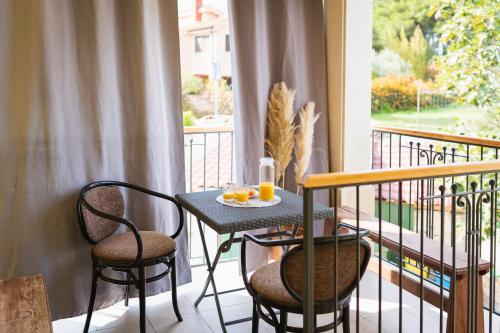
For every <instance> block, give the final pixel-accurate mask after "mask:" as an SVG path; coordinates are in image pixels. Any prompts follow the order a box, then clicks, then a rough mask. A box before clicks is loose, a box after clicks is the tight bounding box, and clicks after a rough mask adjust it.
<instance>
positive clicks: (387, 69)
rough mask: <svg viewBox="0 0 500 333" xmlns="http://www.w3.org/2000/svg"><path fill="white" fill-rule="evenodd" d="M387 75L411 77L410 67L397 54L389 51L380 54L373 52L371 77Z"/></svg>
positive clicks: (385, 50)
mask: <svg viewBox="0 0 500 333" xmlns="http://www.w3.org/2000/svg"><path fill="white" fill-rule="evenodd" d="M388 75H401V76H412V75H413V72H412V70H411V65H410V64H408V63H407V62H406V61H404V60H403V59H402V58H401V57H400V56H399V54H397V53H396V52H394V51H391V50H389V49H383V50H382V51H380V52H378V53H377V52H375V51H373V60H372V77H383V76H388Z"/></svg>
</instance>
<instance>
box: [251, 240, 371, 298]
mask: <svg viewBox="0 0 500 333" xmlns="http://www.w3.org/2000/svg"><path fill="white" fill-rule="evenodd" d="M333 249H334V248H333V243H326V244H316V245H315V248H314V254H315V260H314V263H315V272H314V281H315V282H314V299H315V301H329V300H332V299H333V298H334V296H335V294H334V283H333V282H334V274H333V273H334V267H333V264H334V257H335V252H334V250H333ZM338 249H339V254H338V266H337V267H338V277H339V281H338V286H337V296H338V299H339V300H342V299H343V298H345V297H346V296H348V291H349V287H351V286H353V285H354V284H356V259H355V258H356V243H355V242H351V243H347V242H339V246H338ZM366 255H370V254H369V253H368V252H367V251H366V249H365V248H364V247H362V246H361V247H360V265H361V264H362V263H363V260H364V258H365V256H366ZM281 264H283V265H284V267H283V268H284V274H285V276H286V279H287V281H288V284H289V286H290V287H291V289H292V290H293V291H294V292H295V293H297V294H298V295H299V296H300V297H303V294H304V292H303V288H304V270H303V267H304V252H303V250H302V248H297V249H292V250H291V252H290V253H289V254H288V255H287V257H285V260H284V261H283V262H273V263H271V264H267V265H265V266H262V267H260V268H259V269H258V270H256V271H255V273H254V274H253V275H252V277H251V279H250V283H251V284H252V287H253V288H254V290H255V292H256V293H257V294H258V295H260V296H261V297H263V298H264V299H267V300H269V301H271V302H274V303H277V304H283V305H288V306H302V305H301V304H302V303H300V302H299V301H297V300H296V299H295V298H294V297H293V296H292V295H290V293H289V292H288V291H287V290H286V288H285V286H284V284H283V281H282V279H281V275H280V265H281ZM360 278H361V277H360Z"/></svg>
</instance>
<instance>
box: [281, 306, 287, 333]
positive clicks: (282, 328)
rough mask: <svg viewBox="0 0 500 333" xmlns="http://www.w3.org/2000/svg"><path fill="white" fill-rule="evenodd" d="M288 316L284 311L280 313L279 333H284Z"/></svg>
mask: <svg viewBox="0 0 500 333" xmlns="http://www.w3.org/2000/svg"><path fill="white" fill-rule="evenodd" d="M287 319H288V314H287V313H286V312H285V311H281V312H280V333H286V325H287V321H288V320H287Z"/></svg>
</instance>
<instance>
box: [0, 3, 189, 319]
mask: <svg viewBox="0 0 500 333" xmlns="http://www.w3.org/2000/svg"><path fill="white" fill-rule="evenodd" d="M0 156H1V160H0V253H2V255H1V260H0V278H1V279H5V278H11V277H14V276H22V275H32V274H37V273H41V274H43V275H44V277H45V280H46V282H47V287H48V294H49V295H48V296H49V302H50V305H51V310H52V318H53V319H59V318H64V317H68V316H74V315H78V314H81V313H84V312H86V307H87V304H88V300H89V292H90V282H91V259H90V249H91V247H90V245H89V244H87V243H86V242H85V241H84V240H83V238H82V237H81V235H80V232H79V229H78V225H77V220H76V214H75V203H76V200H77V198H78V193H79V190H80V189H81V188H82V187H83V186H84V185H85V184H87V183H89V182H92V181H96V180H122V181H126V182H131V183H135V184H138V185H141V186H145V187H148V188H151V189H154V190H157V191H160V192H164V193H167V194H175V193H179V192H183V191H184V190H185V184H184V148H183V129H182V113H181V83H180V59H179V34H178V17H177V1H176V0H150V1H139V0H135V1H132V0H130V1H119V0H115V1H98V0H94V1H79V0H72V1H57V0H44V1H16V0H0ZM125 194H126V196H127V204H128V208H129V211H128V212H127V213H128V216H129V217H130V218H131V219H132V220H133V221H134V222H135V223H136V224H137V225H138V227H139V228H140V229H142V230H156V231H161V232H165V233H169V234H171V233H172V232H173V231H174V230H175V229H176V228H177V213H176V210H175V209H174V207H171V205H170V204H168V203H166V202H162V201H160V200H147V199H146V198H144V197H142V196H138V195H135V194H128V193H125ZM177 249H178V250H177V267H178V271H177V274H178V279H177V282H178V283H179V284H183V283H186V282H189V281H190V280H191V271H190V266H189V259H188V247H187V232H186V229H184V231H183V233H182V234H181V236H180V237H179V238H178V239H177ZM150 273H151V274H152V273H153V272H152V271H151V272H150ZM148 287H149V289H148V291H147V292H148V294H154V293H158V292H162V291H166V290H168V289H170V283H169V281H168V279H162V280H160V281H158V282H155V283H152V284H150V285H149V286H148ZM123 294H124V290H123V287H120V286H112V285H110V284H107V283H99V286H98V297H97V300H96V308H97V307H104V306H107V305H110V304H112V303H115V302H117V301H119V300H120V299H122V298H123Z"/></svg>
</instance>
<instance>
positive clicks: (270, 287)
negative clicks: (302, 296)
mask: <svg viewBox="0 0 500 333" xmlns="http://www.w3.org/2000/svg"><path fill="white" fill-rule="evenodd" d="M250 283H251V285H252V287H253V289H254V290H255V292H256V293H257V294H258V295H259V296H260V297H262V298H264V299H266V300H268V301H271V302H274V303H277V304H283V305H287V306H301V304H300V303H299V302H298V301H297V300H296V299H295V298H293V296H292V295H290V293H288V291H287V290H286V289H285V286H284V285H283V282H282V281H281V276H280V262H279V261H275V262H273V263H270V264H267V265H264V266H262V267H260V268H259V269H257V270H256V271H255V272H254V273H253V275H252V277H251V278H250Z"/></svg>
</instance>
